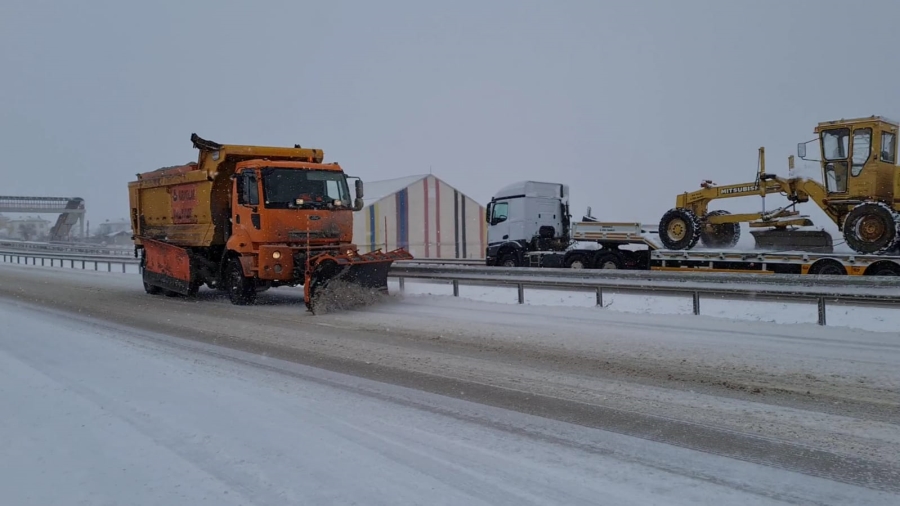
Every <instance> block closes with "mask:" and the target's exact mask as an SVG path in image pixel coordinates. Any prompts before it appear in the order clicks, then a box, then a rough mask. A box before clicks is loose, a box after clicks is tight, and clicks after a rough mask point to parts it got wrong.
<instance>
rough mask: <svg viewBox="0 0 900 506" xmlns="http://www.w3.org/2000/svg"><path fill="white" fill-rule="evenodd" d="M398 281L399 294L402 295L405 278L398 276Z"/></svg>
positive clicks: (404, 289)
mask: <svg viewBox="0 0 900 506" xmlns="http://www.w3.org/2000/svg"><path fill="white" fill-rule="evenodd" d="M398 281H399V283H400V292H401V293H403V292H404V291H406V278H404V277H403V276H400V277H399V278H398Z"/></svg>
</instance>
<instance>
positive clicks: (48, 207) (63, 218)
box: [0, 196, 85, 242]
mask: <svg viewBox="0 0 900 506" xmlns="http://www.w3.org/2000/svg"><path fill="white" fill-rule="evenodd" d="M0 213H19V214H42V213H43V214H59V218H57V219H56V224H55V225H53V227H52V228H50V232H49V240H50V241H51V242H61V241H68V240H70V239H71V236H72V227H73V226H75V225H78V231H79V233H78V236H79V237H81V238H82V239H83V238H84V213H85V209H84V199H82V198H80V197H71V198H70V197H11V196H0Z"/></svg>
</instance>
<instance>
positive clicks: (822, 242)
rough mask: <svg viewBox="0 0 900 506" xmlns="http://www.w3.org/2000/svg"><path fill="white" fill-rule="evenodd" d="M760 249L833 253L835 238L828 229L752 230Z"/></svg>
mask: <svg viewBox="0 0 900 506" xmlns="http://www.w3.org/2000/svg"><path fill="white" fill-rule="evenodd" d="M750 234H751V235H753V238H754V239H755V240H756V246H757V247H758V248H760V249H769V250H776V251H807V252H810V253H833V252H834V240H833V239H832V237H831V234H830V233H828V231H827V230H785V229H768V230H751V231H750Z"/></svg>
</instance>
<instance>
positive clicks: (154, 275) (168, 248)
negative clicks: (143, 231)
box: [141, 238, 191, 295]
mask: <svg viewBox="0 0 900 506" xmlns="http://www.w3.org/2000/svg"><path fill="white" fill-rule="evenodd" d="M141 242H142V243H143V244H144V265H143V278H144V283H147V284H148V285H152V286H158V287H160V288H164V289H166V290H170V291H172V292H175V293H180V294H182V295H188V294H189V293H190V291H191V259H190V257H189V256H188V252H187V250H185V249H184V248H179V247H178V246H172V245H171V244H166V243H164V242H160V241H154V240H153V239H147V238H141Z"/></svg>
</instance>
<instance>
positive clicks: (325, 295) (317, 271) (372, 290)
mask: <svg viewBox="0 0 900 506" xmlns="http://www.w3.org/2000/svg"><path fill="white" fill-rule="evenodd" d="M412 259H413V257H412V255H411V254H409V252H407V251H406V250H404V249H402V248H399V249H396V250H394V251H390V252H388V253H382V252H381V251H380V250H376V251H373V252H371V253H362V254H360V253H350V254H347V255H339V256H333V255H322V256H318V257H315V258H313V259H311V260H310V264H309V269H308V270H307V272H306V281H305V283H304V298H305V299H306V307H307V309H309V311H310V312H311V313H313V314H318V313H324V312H326V311H328V310H329V309H349V308H351V307H357V306H363V305H368V304H372V303H374V302H375V301H377V300H378V299H380V298H381V297H382V296H384V295H387V292H388V283H387V281H388V272H389V271H390V268H391V265H392V264H393V263H394V261H395V260H412Z"/></svg>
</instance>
